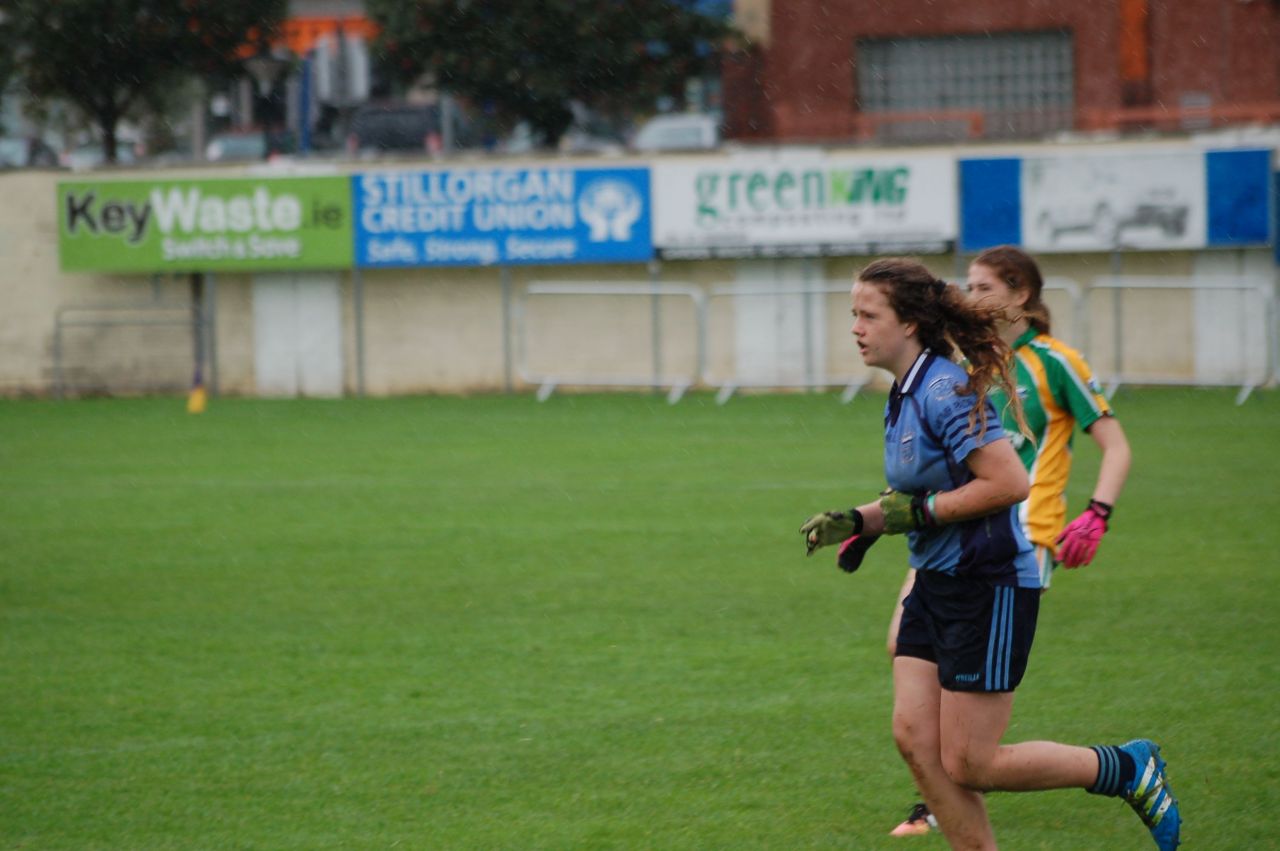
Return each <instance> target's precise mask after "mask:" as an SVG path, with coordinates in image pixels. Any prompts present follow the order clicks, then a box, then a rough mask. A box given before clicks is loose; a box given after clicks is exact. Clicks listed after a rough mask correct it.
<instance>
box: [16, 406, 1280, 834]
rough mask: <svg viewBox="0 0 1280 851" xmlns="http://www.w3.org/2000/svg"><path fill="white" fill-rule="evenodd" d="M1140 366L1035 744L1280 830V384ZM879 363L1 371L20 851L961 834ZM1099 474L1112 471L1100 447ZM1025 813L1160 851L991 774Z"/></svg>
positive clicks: (1039, 675)
mask: <svg viewBox="0 0 1280 851" xmlns="http://www.w3.org/2000/svg"><path fill="white" fill-rule="evenodd" d="M1232 395H1233V394H1232V393H1231V392H1230V391H1223V392H1214V391H1196V390H1150V391H1122V392H1121V394H1120V396H1119V397H1118V398H1117V399H1116V404H1117V407H1118V409H1119V411H1120V413H1121V417H1122V421H1123V422H1124V424H1125V427H1126V429H1127V431H1128V434H1129V437H1130V440H1131V442H1132V443H1133V446H1134V449H1135V466H1134V471H1133V474H1132V476H1131V478H1130V483H1129V486H1128V488H1127V490H1126V492H1125V494H1124V497H1123V498H1122V500H1121V501H1120V504H1119V507H1118V510H1117V516H1116V523H1115V524H1114V526H1113V531H1112V532H1111V533H1110V534H1109V535H1108V537H1107V538H1106V540H1105V541H1104V543H1103V546H1102V549H1101V553H1100V557H1099V560H1098V561H1097V562H1095V564H1094V565H1093V566H1090V567H1088V568H1085V569H1084V570H1081V571H1077V572H1072V573H1070V574H1064V573H1063V572H1061V571H1060V572H1059V574H1058V576H1057V578H1056V581H1055V584H1054V590H1053V591H1052V593H1051V594H1050V595H1049V596H1048V597H1047V598H1046V599H1045V605H1044V608H1043V609H1042V614H1041V621H1040V623H1041V627H1040V632H1039V635H1038V638H1037V643H1036V650H1035V653H1034V654H1033V659H1032V666H1031V670H1030V671H1029V673H1028V675H1027V680H1026V682H1025V683H1024V685H1023V687H1022V688H1021V689H1020V690H1019V692H1018V694H1019V697H1018V702H1017V706H1016V708H1015V711H1014V722H1013V725H1012V727H1011V729H1010V733H1009V738H1010V739H1011V740H1018V739H1028V738H1053V739H1057V740H1061V741H1068V742H1073V743H1078V744H1092V743H1098V742H1116V741H1123V740H1125V739H1128V738H1130V737H1133V736H1135V735H1140V734H1141V735H1150V736H1152V737H1154V738H1156V739H1158V740H1159V741H1160V742H1161V743H1162V744H1163V745H1164V748H1165V754H1166V756H1167V757H1168V758H1169V761H1170V769H1171V772H1172V777H1173V782H1174V788H1175V791H1176V792H1177V794H1178V796H1179V798H1180V799H1181V802H1182V806H1183V813H1184V818H1185V820H1186V827H1185V830H1184V833H1183V836H1184V842H1185V843H1186V845H1187V847H1188V848H1192V849H1196V848H1199V849H1214V851H1220V850H1221V849H1250V851H1256V849H1266V848H1280V838H1278V837H1280V828H1278V827H1277V822H1276V818H1277V814H1280V765H1278V764H1277V756H1280V753H1278V751H1280V714H1278V713H1277V711H1276V702H1277V697H1278V696H1280V688H1278V686H1277V683H1278V682H1280V615H1278V612H1277V607H1278V606H1280V592H1278V591H1277V587H1280V586H1278V585H1277V582H1276V572H1277V570H1278V569H1280V394H1277V393H1275V392H1268V393H1261V394H1256V395H1255V396H1254V397H1253V398H1251V399H1250V400H1249V401H1248V402H1247V404H1245V405H1244V406H1243V407H1239V408H1237V407H1235V406H1234V405H1233V404H1232ZM882 405H883V396H875V395H867V396H864V397H860V398H859V399H857V400H856V401H855V402H854V403H853V404H852V405H850V406H841V405H839V404H838V403H837V401H836V399H835V398H834V397H832V396H827V395H813V396H780V397H778V396H774V397H765V396H759V397H747V398H741V397H740V398H735V399H734V400H733V401H731V402H730V403H729V404H728V405H727V406H725V407H717V406H716V405H715V404H714V403H713V401H712V400H711V399H710V398H709V397H706V396H693V397H688V398H686V399H685V400H684V401H682V402H681V403H680V404H678V405H676V406H668V405H667V404H665V402H664V401H663V400H662V399H661V398H658V397H648V396H580V397H569V396H557V397H553V398H552V399H551V400H550V401H548V402H546V403H544V404H539V403H537V402H535V401H534V400H533V399H531V398H529V397H507V398H503V397H481V398H472V399H453V398H415V399H395V400H367V401H339V402H322V401H300V402H270V401H248V400H215V401H214V402H213V403H212V404H211V406H210V410H209V411H208V412H207V413H206V414H204V415H202V416H189V415H187V414H186V413H185V412H184V410H183V402H182V400H178V399H145V400H100V401H81V402H66V403H54V402H4V403H0V475H2V476H3V479H2V481H3V491H2V492H0V660H2V662H0V848H3V849H16V848H22V849H76V851H85V849H184V851H185V849H263V851H281V849H327V848H350V849H379V848H413V849H455V848H458V849H472V848H475V849H491V848H502V849H569V848H572V849H580V848H587V849H593V848H602V849H603V848H628V849H629V848H643V849H711V848H716V849H720V848H723V849H756V848H760V849H764V848H767V849H814V848H823V849H828V848H831V849H834V848H841V849H880V848H896V849H901V848H903V847H906V845H910V846H911V847H915V848H920V849H930V848H931V849H941V848H943V847H945V843H944V842H943V841H942V840H941V839H940V838H938V837H937V836H934V837H931V838H926V839H919V840H890V839H888V838H887V837H886V836H885V834H886V832H887V831H888V829H889V828H890V827H892V826H893V824H894V823H896V821H897V820H898V819H899V818H900V817H901V815H902V814H903V812H904V811H905V808H906V807H907V806H908V805H909V804H910V803H911V801H912V800H913V793H912V790H911V785H910V782H909V780H908V777H907V772H906V769H905V767H903V765H902V764H901V762H900V760H899V758H898V756H897V753H896V751H895V749H894V746H893V742H892V738H891V735H890V731H889V710H890V682H889V666H888V662H887V657H886V654H885V651H884V634H885V627H886V623H887V620H888V617H889V614H890V609H891V606H892V602H893V597H894V593H895V591H896V589H897V587H898V585H899V583H900V582H901V580H902V576H903V572H904V567H903V566H904V564H905V561H904V559H905V550H904V549H903V546H902V543H901V542H900V541H897V540H894V541H886V542H883V543H882V544H881V545H880V546H878V547H877V548H876V549H875V550H874V551H873V552H872V553H871V555H870V556H869V557H868V560H867V563H866V565H865V566H864V567H863V569H862V570H861V571H860V572H859V573H858V574H857V575H855V576H852V577H851V576H846V575H845V574H843V573H841V572H839V571H838V570H837V569H836V568H835V566H834V556H832V555H827V554H825V553H823V554H819V556H816V557H814V558H812V559H807V560H806V559H805V558H804V556H803V547H802V545H801V540H800V536H799V535H798V534H797V532H796V530H797V527H798V526H799V525H800V522H801V521H802V520H803V519H804V518H805V517H806V516H807V515H809V514H810V513H812V512H814V511H817V510H821V509H825V508H832V507H841V506H845V505H847V504H849V503H851V502H853V501H854V500H858V499H864V498H868V497H870V496H871V495H872V494H874V493H875V491H877V490H878V489H879V488H880V487H881V482H882V474H881V472H880V451H881V450H880V417H881V409H882ZM1078 446H1079V452H1078V457H1077V476H1076V478H1075V481H1074V482H1073V487H1072V508H1073V511H1074V510H1079V509H1080V508H1082V507H1083V505H1084V502H1085V501H1086V500H1087V498H1088V491H1089V489H1090V487H1091V484H1092V477H1093V475H1094V472H1095V470H1096V467H1097V453H1096V451H1095V450H1094V448H1093V445H1092V443H1091V442H1090V441H1088V440H1084V441H1081V442H1080V443H1079V444H1078ZM990 808H991V811H992V818H993V821H994V823H995V826H996V831H997V836H998V837H999V838H1000V840H1001V847H1002V848H1007V849H1013V851H1022V849H1082V851H1083V850H1084V849H1087V850H1088V851H1098V849H1104V851H1115V850H1116V849H1119V850H1120V851H1123V849H1146V848H1149V847H1154V846H1153V845H1152V844H1151V843H1150V840H1149V838H1148V837H1147V833H1146V830H1145V829H1144V828H1143V827H1142V825H1141V824H1140V823H1139V821H1138V820H1137V818H1136V817H1135V816H1134V815H1133V814H1132V813H1131V812H1130V811H1129V810H1128V808H1127V807H1125V806H1124V805H1123V804H1122V803H1120V802H1118V801H1114V800H1106V799H1101V798H1097V797H1094V796H1090V795H1086V794H1084V793H1082V792H1076V791H1062V792H1049V793H1038V794H1032V795H1011V794H1002V795H993V796H991V797H990Z"/></svg>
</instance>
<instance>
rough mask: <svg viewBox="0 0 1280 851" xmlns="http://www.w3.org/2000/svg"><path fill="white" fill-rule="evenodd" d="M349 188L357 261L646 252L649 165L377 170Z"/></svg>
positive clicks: (526, 260)
mask: <svg viewBox="0 0 1280 851" xmlns="http://www.w3.org/2000/svg"><path fill="white" fill-rule="evenodd" d="M351 188H352V199H353V202H354V219H355V239H356V245H355V248H356V258H355V260H356V265H358V266H360V267H362V268H383V267H394V266H493V265H525V264H534V263H548V264H565V263H627V262H644V261H647V260H649V259H651V258H652V257H653V234H652V225H651V221H652V203H651V200H652V199H651V194H650V188H649V169H648V168H572V167H542V168H504V167H485V168H452V169H441V170H430V171H376V172H364V173H360V174H355V175H352V177H351Z"/></svg>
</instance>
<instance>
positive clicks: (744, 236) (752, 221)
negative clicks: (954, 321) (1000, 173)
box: [654, 149, 959, 258]
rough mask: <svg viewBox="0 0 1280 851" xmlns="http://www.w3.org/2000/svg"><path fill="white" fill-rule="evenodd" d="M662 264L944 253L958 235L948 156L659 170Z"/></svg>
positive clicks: (711, 162)
mask: <svg viewBox="0 0 1280 851" xmlns="http://www.w3.org/2000/svg"><path fill="white" fill-rule="evenodd" d="M654 197H655V209H654V244H655V245H656V246H657V248H658V249H659V250H660V252H661V254H662V256H663V257H667V258H697V257H751V256H789V255H795V256H807V255H809V256H811V255H857V254H872V253H885V252H895V253H896V252H914V253H940V252H944V251H946V250H947V249H948V247H949V246H950V245H951V244H952V243H953V242H954V240H955V238H956V235H957V232H958V227H959V225H958V214H957V207H956V166H955V158H954V157H951V156H948V155H919V154H917V155H911V154H902V155H896V154H877V155H865V156H864V155H859V154H827V153H825V152H822V151H817V150H813V149H798V150H788V149H779V150H778V151H776V152H771V153H767V154H756V153H745V154H739V155H734V156H729V157H716V158H700V159H696V160H695V159H689V160H684V161H678V162H669V163H667V162H664V163H659V164H657V165H655V166H654Z"/></svg>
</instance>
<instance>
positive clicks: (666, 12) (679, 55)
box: [365, 0, 732, 145]
mask: <svg viewBox="0 0 1280 851" xmlns="http://www.w3.org/2000/svg"><path fill="white" fill-rule="evenodd" d="M365 5H366V8H367V9H368V12H369V14H370V16H371V17H372V18H373V19H374V20H375V21H376V22H377V23H378V25H379V26H380V27H381V33H380V35H379V36H378V39H377V42H376V45H375V51H376V53H377V54H378V55H379V58H380V59H381V61H382V62H383V63H384V67H386V68H387V69H389V70H390V71H391V73H392V74H393V75H394V76H397V77H399V78H401V79H405V80H412V79H416V78H418V77H420V76H421V75H423V74H431V75H433V76H434V78H435V81H436V83H437V84H438V85H439V86H440V87H441V88H442V89H445V90H447V91H451V92H453V93H455V94H458V95H461V96H463V97H466V98H468V99H470V100H472V101H473V102H475V103H476V104H480V105H485V106H491V107H493V108H494V109H496V110H497V111H498V112H499V113H501V114H502V115H504V116H505V117H507V118H509V119H513V120H515V119H524V120H526V121H528V122H529V124H530V126H531V127H532V128H533V129H534V131H535V132H537V133H538V135H540V136H541V137H542V140H543V141H544V142H545V143H547V144H550V145H554V144H555V143H557V142H558V141H559V140H560V137H561V136H562V135H563V134H564V132H565V131H566V130H567V129H568V128H569V126H570V125H571V123H572V122H573V112H572V110H571V108H570V105H569V104H570V102H571V101H578V102H581V103H582V104H584V105H586V106H588V107H592V108H595V109H598V110H601V111H603V112H606V113H618V112H625V111H629V110H644V109H649V108H651V107H652V106H653V104H654V101H655V99H656V98H657V97H658V96H660V95H664V94H665V95H671V96H673V97H675V98H676V99H677V100H679V98H680V96H681V92H682V86H683V84H684V81H685V80H686V79H688V78H689V77H691V76H694V75H698V74H702V73H705V72H707V71H709V70H711V69H713V68H714V67H715V66H716V64H717V62H718V60H719V53H720V50H721V47H722V45H723V44H724V42H725V40H726V39H727V38H728V37H730V36H731V34H732V31H731V29H730V27H729V26H728V24H727V23H726V22H725V20H724V17H723V16H722V15H721V16H715V15H707V14H703V13H702V12H700V11H699V9H698V6H699V3H697V2H695V0H542V2H539V3H517V2H511V0H367V2H366V4H365Z"/></svg>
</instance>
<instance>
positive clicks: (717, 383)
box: [515, 276, 1278, 404]
mask: <svg viewBox="0 0 1280 851" xmlns="http://www.w3.org/2000/svg"><path fill="white" fill-rule="evenodd" d="M848 290H849V284H848V282H847V281H826V282H819V283H812V282H807V283H799V284H797V285H796V286H786V285H785V282H783V284H780V285H778V286H767V287H760V286H753V285H750V284H740V283H733V284H730V283H724V284H715V285H710V286H706V287H699V286H695V285H692V284H687V283H657V282H652V281H643V282H620V283H599V284H583V283H568V282H556V281H539V282H533V283H531V284H529V285H528V287H527V288H526V289H525V290H524V292H523V293H522V294H520V296H519V297H518V298H517V301H516V306H515V320H516V323H515V324H516V328H515V333H516V351H517V373H518V375H519V377H520V378H521V379H522V380H523V381H525V382H526V383H529V384H535V385H538V387H539V389H538V398H539V399H540V400H543V399H546V398H547V397H548V396H550V394H551V393H553V392H554V390H555V388H556V387H557V386H561V385H578V386H597V387H654V388H669V391H668V400H669V401H670V402H673V403H674V402H676V401H678V400H679V399H680V398H681V397H682V396H683V394H684V393H685V392H686V391H687V390H689V389H690V388H693V387H703V388H708V389H715V390H716V391H717V392H716V401H717V402H718V403H720V404H724V403H725V402H727V401H728V400H729V399H730V398H731V397H732V396H733V394H734V393H735V392H736V391H737V390H739V389H744V388H753V389H821V388H829V387H841V388H843V390H842V393H841V401H842V402H846V403H847V402H849V401H851V400H852V399H853V398H854V397H855V396H856V395H857V393H858V392H859V391H860V390H861V389H862V388H863V387H865V386H866V385H867V384H868V383H869V382H870V381H871V380H872V379H873V377H874V375H875V373H874V372H873V371H872V370H870V369H867V368H866V367H863V366H862V365H861V363H860V361H859V359H858V357H857V354H856V351H854V349H853V346H852V344H851V343H850V345H849V348H848V351H839V350H838V348H833V347H832V345H831V344H830V342H829V341H830V340H831V339H841V340H848V339H849V337H848V322H849V320H848V315H847V310H848V302H847V300H845V299H843V298H842V299H839V300H838V307H837V304H836V302H837V300H836V299H835V298H833V297H834V296H837V295H840V296H845V295H846V294H847V293H848ZM1044 290H1045V295H1046V301H1047V302H1050V307H1051V309H1052V312H1053V316H1054V319H1055V321H1054V334H1055V336H1057V337H1059V338H1061V339H1063V340H1065V341H1067V342H1068V344H1070V345H1072V346H1074V347H1076V348H1078V349H1080V350H1081V351H1082V352H1083V353H1084V355H1085V357H1086V358H1087V359H1088V360H1089V362H1090V364H1091V365H1092V366H1093V368H1094V370H1095V373H1096V376H1097V377H1098V378H1099V380H1100V381H1102V382H1103V383H1104V384H1105V385H1107V386H1108V388H1109V394H1110V393H1114V392H1115V390H1116V389H1117V388H1118V387H1119V386H1120V385H1121V384H1172V385H1184V386H1236V385H1239V386H1240V393H1239V394H1238V395H1237V403H1242V402H1243V401H1244V400H1245V399H1247V398H1248V396H1249V394H1250V393H1251V392H1252V391H1253V389H1255V388H1256V387H1260V386H1263V385H1265V384H1267V383H1269V382H1271V381H1272V380H1274V378H1275V375H1276V373H1275V366H1274V364H1275V361H1276V358H1277V345H1276V335H1277V333H1278V332H1277V327H1276V326H1277V323H1276V298H1275V292H1274V286H1273V285H1272V284H1270V283H1263V282H1259V281H1256V280H1241V279H1222V278H1206V277H1198V278H1194V279H1181V278H1166V277H1152V276H1112V277H1109V278H1102V279H1099V280H1098V281H1096V282H1095V283H1093V285H1092V286H1091V287H1089V288H1087V289H1086V288H1083V287H1081V286H1080V284H1079V283H1078V282H1076V281H1074V280H1072V279H1069V278H1062V277H1050V278H1048V279H1046V281H1045V287H1044ZM1161 290H1163V291H1172V292H1181V293H1183V294H1184V296H1185V297H1184V298H1183V299H1182V300H1181V302H1176V303H1175V300H1172V299H1169V298H1167V297H1166V298H1162V299H1159V300H1158V301H1157V303H1156V305H1155V309H1153V308H1152V306H1151V305H1143V306H1142V307H1143V310H1144V311H1145V312H1144V313H1143V314H1138V313H1136V312H1135V311H1134V310H1133V307H1134V306H1133V305H1131V304H1129V303H1128V302H1129V301H1131V300H1134V299H1137V298H1138V297H1140V296H1142V295H1143V294H1147V293H1151V292H1155V291H1161ZM1231 293H1235V294H1240V295H1241V296H1242V297H1243V300H1242V301H1241V302H1240V304H1239V305H1237V306H1236V307H1238V308H1239V309H1238V310H1236V311H1235V312H1234V313H1233V312H1232V305H1231V304H1227V303H1225V302H1223V301H1222V297H1223V296H1224V295H1225V294H1231ZM1104 294H1109V295H1110V297H1111V299H1112V302H1111V303H1110V304H1109V305H1106V304H1103V303H1102V299H1103V295H1104ZM548 296H566V297H571V298H574V299H575V300H578V299H583V298H587V297H593V298H600V297H604V298H609V299H613V300H617V299H620V298H622V297H630V298H631V299H633V300H634V299H636V298H637V297H645V298H647V300H648V302H647V303H648V316H647V318H646V319H641V320H637V322H635V323H633V324H640V323H643V322H647V324H648V327H649V343H648V345H649V348H650V352H649V354H650V356H651V360H652V363H651V371H650V374H648V375H641V374H638V372H639V370H636V369H629V370H628V371H627V372H625V373H624V372H619V373H617V374H610V373H608V372H607V371H606V372H599V371H586V370H582V369H578V370H573V371H571V370H560V369H545V370H541V371H539V370H535V369H533V368H531V366H530V364H529V344H530V341H529V337H530V332H529V322H528V319H529V316H528V309H529V304H530V303H531V301H532V300H537V299H539V298H543V297H548ZM670 298H679V299H688V301H689V304H690V306H691V308H692V319H691V320H689V321H686V322H685V325H686V326H687V327H686V328H685V329H683V333H682V334H681V335H678V336H679V339H676V340H673V338H672V335H671V334H670V333H669V329H666V328H665V327H664V320H663V317H664V314H666V313H669V311H664V310H663V309H662V308H661V306H660V304H661V302H662V301H663V300H664V299H670ZM759 299H774V300H783V301H778V302H775V304H777V305H789V307H787V308H786V309H788V310H791V309H795V308H797V306H798V311H799V315H800V319H799V321H798V322H792V323H791V326H789V327H794V328H795V329H796V330H797V332H798V333H799V334H800V340H799V353H798V354H797V352H795V351H792V352H790V353H789V354H790V355H792V356H793V357H792V358H791V359H792V361H798V364H799V365H798V366H797V365H796V363H792V364H791V366H792V369H791V372H790V374H784V371H783V370H776V371H775V373H774V374H772V375H767V376H761V375H760V374H758V373H757V374H742V372H741V369H740V367H741V361H742V359H741V358H740V357H738V356H737V354H736V353H735V351H734V347H735V345H736V344H737V343H739V342H741V341H738V340H727V339H725V336H726V335H725V330H724V329H725V328H728V327H735V328H736V327H737V326H736V325H735V323H736V322H737V321H738V320H737V312H738V309H739V308H740V307H741V306H742V305H745V304H749V303H751V302H752V300H759ZM1214 300H1216V301H1214ZM1206 303H1213V304H1215V305H1216V309H1217V313H1218V314H1219V315H1218V322H1217V324H1216V325H1206V324H1205V323H1204V322H1203V315H1204V305H1205V304H1206ZM632 308H633V312H634V305H633V306H632ZM778 309H779V310H782V309H783V307H781V306H780V307H778ZM725 314H728V315H727V316H726V315H725ZM1175 314H1176V317H1175V318H1176V319H1177V323H1181V325H1178V326H1177V328H1176V330H1175V327H1174V326H1175V325H1176V324H1177V323H1175V322H1174V319H1173V318H1171V317H1173V316H1174V315H1175ZM1108 323H1110V324H1109V325H1108ZM1153 323H1155V324H1154V325H1153ZM1196 329H1199V330H1196ZM1100 331H1103V332H1105V331H1110V334H1109V335H1103V334H1101V333H1099V332H1100ZM828 332H831V333H828ZM687 334H692V335H693V338H694V339H692V340H689V339H687V337H686V335H687ZM1178 335H1182V336H1183V337H1195V338H1196V340H1197V341H1198V342H1197V343H1196V345H1197V346H1198V347H1199V348H1198V349H1197V348H1194V347H1193V349H1192V350H1188V349H1187V347H1186V346H1185V345H1180V342H1181V341H1180V339H1179V338H1178ZM1104 336H1105V339H1104ZM748 342H750V341H748ZM1138 345H1141V346H1142V347H1143V349H1144V352H1145V353H1146V357H1145V358H1136V357H1134V354H1133V350H1134V348H1135V347H1136V346H1138ZM1233 346H1234V348H1232V347H1233ZM681 348H682V349H684V350H685V351H686V352H687V351H690V350H691V351H692V352H694V355H693V362H692V364H690V365H689V366H688V368H686V369H684V370H682V371H679V372H677V373H675V374H670V370H669V367H668V366H667V365H668V364H669V363H670V362H672V360H673V359H674V355H675V354H677V353H678V352H677V351H676V350H677V349H681ZM1224 352H1226V353H1227V356H1226V357H1225V360H1224V356H1223V353H1224ZM1237 353H1238V355H1239V357H1238V358H1236V357H1235V355H1236V354H1237ZM713 361H715V363H717V364H720V363H724V362H729V363H732V364H733V366H732V367H731V368H729V369H724V368H718V367H716V366H713V363H712V362H713ZM1210 361H1211V363H1209V362H1210ZM1175 362H1176V363H1175ZM1170 363H1174V365H1175V366H1180V369H1178V370H1166V371H1161V370H1160V369H1159V368H1158V367H1159V365H1161V364H1163V365H1168V364H1170ZM1205 363H1209V366H1205Z"/></svg>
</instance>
